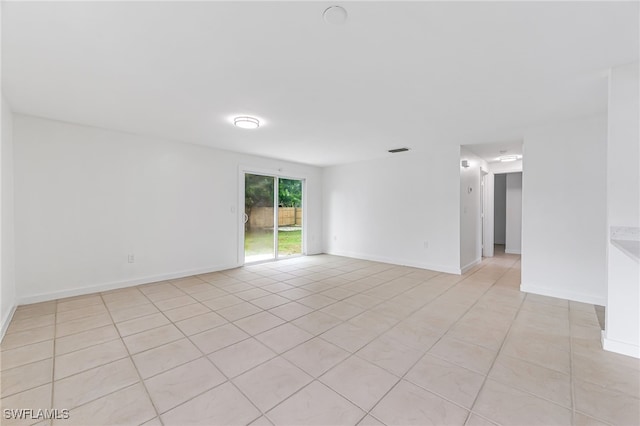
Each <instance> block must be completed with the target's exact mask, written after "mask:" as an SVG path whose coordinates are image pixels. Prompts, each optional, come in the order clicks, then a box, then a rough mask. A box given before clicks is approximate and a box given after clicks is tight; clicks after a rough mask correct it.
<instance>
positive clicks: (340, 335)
mask: <svg viewBox="0 0 640 426" xmlns="http://www.w3.org/2000/svg"><path fill="white" fill-rule="evenodd" d="M519 283H520V262H519V257H517V256H513V255H504V254H502V255H499V256H496V257H494V258H491V259H487V260H485V261H484V262H483V263H482V264H481V265H479V266H478V267H477V268H475V269H474V270H472V271H470V272H469V273H467V274H465V275H463V276H456V275H449V274H441V273H436V272H432V271H427V270H420V269H415V268H409V267H401V266H395V265H389V264H383V263H376V262H368V261H361V260H354V259H348V258H341V257H335V256H327V255H321V256H310V257H301V258H295V259H288V260H286V261H281V262H277V263H267V264H261V265H254V266H248V267H244V268H239V269H234V270H229V271H222V272H216V273H211V274H205V275H200V276H195V277H188V278H183V279H177V280H171V281H167V282H160V283H153V284H147V285H141V286H138V287H134V288H128V289H123V290H116V291H110V292H105V293H101V294H91V295H87V296H81V297H74V298H69V299H61V300H57V301H52V302H46V303H39V304H34V305H28V306H21V307H19V308H18V310H17V311H16V314H15V316H14V318H13V321H12V323H11V325H10V327H9V329H8V332H7V335H6V337H5V338H4V340H3V342H2V344H1V345H0V349H1V350H2V352H1V353H0V356H1V359H0V368H1V375H2V379H1V380H2V381H1V386H2V387H1V390H2V394H1V397H2V399H1V405H2V408H3V409H6V408H33V409H39V408H40V409H44V408H57V409H69V410H70V418H69V419H68V420H59V421H58V420H55V421H53V422H52V423H51V422H49V421H41V422H38V421H14V420H7V419H4V418H3V420H2V424H3V425H5V424H6V425H13V424H35V423H37V424H38V425H49V424H53V425H56V426H58V425H98V424H103V425H106V424H111V425H116V424H117V425H142V424H144V425H161V424H164V425H187V424H202V425H246V424H252V425H356V424H357V425H362V426H365V425H389V426H390V425H430V424H433V425H465V424H466V425H494V424H495V425H565V424H567V425H568V424H574V425H638V424H640V403H639V402H640V399H639V398H640V391H639V387H640V366H639V362H638V360H634V359H631V358H628V357H624V356H620V355H616V354H612V353H608V352H604V351H602V350H601V349H600V341H599V339H600V328H599V325H598V319H597V317H596V313H595V311H594V307H593V306H591V305H585V304H581V303H574V302H568V301H566V300H561V299H552V298H547V297H541V296H535V295H527V294H525V293H522V292H520V291H519V289H518V288H519ZM3 417H4V416H3Z"/></svg>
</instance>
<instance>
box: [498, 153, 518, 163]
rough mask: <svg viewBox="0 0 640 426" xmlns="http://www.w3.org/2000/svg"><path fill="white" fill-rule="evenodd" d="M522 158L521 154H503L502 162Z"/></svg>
mask: <svg viewBox="0 0 640 426" xmlns="http://www.w3.org/2000/svg"><path fill="white" fill-rule="evenodd" d="M521 158H522V156H521V155H503V156H502V157H500V162H502V163H507V162H509V161H516V160H519V159H521Z"/></svg>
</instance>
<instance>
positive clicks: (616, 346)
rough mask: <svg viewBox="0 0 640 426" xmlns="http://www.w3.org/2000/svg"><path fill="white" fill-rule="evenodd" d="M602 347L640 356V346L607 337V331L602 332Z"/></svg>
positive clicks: (623, 353)
mask: <svg viewBox="0 0 640 426" xmlns="http://www.w3.org/2000/svg"><path fill="white" fill-rule="evenodd" d="M602 348H603V349H604V350H605V351H609V352H615V353H618V354H622V355H627V356H631V357H634V358H640V346H638V345H633V344H631V343H626V342H619V341H617V340H611V339H607V333H606V332H605V331H603V332H602Z"/></svg>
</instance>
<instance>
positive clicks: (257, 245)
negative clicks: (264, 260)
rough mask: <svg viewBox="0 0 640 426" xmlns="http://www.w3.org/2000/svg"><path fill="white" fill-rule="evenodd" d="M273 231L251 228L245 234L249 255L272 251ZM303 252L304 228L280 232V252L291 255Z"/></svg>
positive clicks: (283, 254) (245, 245)
mask: <svg viewBox="0 0 640 426" xmlns="http://www.w3.org/2000/svg"><path fill="white" fill-rule="evenodd" d="M272 250H273V233H272V232H271V231H260V230H249V231H246V232H245V235H244V252H245V254H246V255H247V256H252V255H257V254H264V253H271V252H272ZM301 253H302V230H299V231H281V232H278V254H279V255H280V256H290V255H292V254H301Z"/></svg>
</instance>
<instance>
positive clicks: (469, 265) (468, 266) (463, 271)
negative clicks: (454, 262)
mask: <svg viewBox="0 0 640 426" xmlns="http://www.w3.org/2000/svg"><path fill="white" fill-rule="evenodd" d="M481 262H482V259H476V260H474V261H473V262H470V263H467V264H466V265H465V266H463V267H462V268H460V273H461V274H466V273H467V272H469V270H471V269H472V268H473V267H474V266H476V265H479V264H480V263H481Z"/></svg>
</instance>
